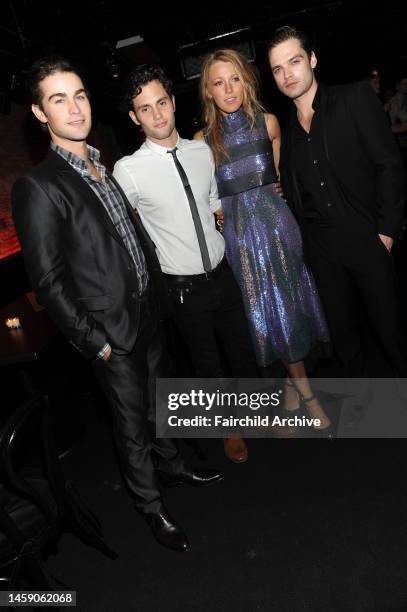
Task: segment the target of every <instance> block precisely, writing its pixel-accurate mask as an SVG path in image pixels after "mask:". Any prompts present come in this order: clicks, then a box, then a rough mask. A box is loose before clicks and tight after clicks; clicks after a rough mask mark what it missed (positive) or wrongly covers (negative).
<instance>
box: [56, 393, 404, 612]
mask: <svg viewBox="0 0 407 612" xmlns="http://www.w3.org/2000/svg"><path fill="white" fill-rule="evenodd" d="M58 410H59V411H60V417H61V419H62V420H64V419H67V421H68V423H66V421H64V422H65V423H66V424H67V425H69V421H70V420H72V421H73V422H78V421H80V423H82V424H83V427H80V428H79V430H80V432H81V435H80V438H81V439H80V440H79V441H77V443H76V444H75V445H74V447H73V448H72V450H71V451H70V452H69V453H68V454H67V455H66V456H65V457H64V459H63V463H64V467H65V470H66V474H67V476H69V477H71V478H73V479H74V480H75V482H76V484H77V486H78V488H79V490H80V492H81V494H82V496H83V498H84V499H85V500H86V501H87V502H88V503H89V505H90V506H91V507H92V509H93V510H94V511H95V512H96V513H97V514H98V516H99V518H100V520H101V522H102V524H103V527H104V535H105V538H106V541H107V542H108V543H109V544H110V546H112V547H113V548H114V549H115V550H116V551H117V552H118V554H119V558H118V559H117V560H116V561H111V560H109V559H107V558H105V557H103V556H102V555H101V554H100V553H99V552H97V551H96V550H93V549H91V548H89V547H87V546H86V545H84V544H83V543H82V542H80V541H79V540H78V539H77V538H76V537H74V536H72V535H70V534H67V535H64V536H63V537H62V540H61V543H60V551H59V554H58V555H57V556H52V557H50V558H49V559H48V562H47V567H48V568H49V569H50V570H51V571H52V572H53V573H54V575H56V576H57V577H59V578H60V579H61V580H63V581H64V582H66V583H68V584H69V585H70V586H71V587H72V589H75V590H76V591H77V599H78V609H79V610H81V611H86V612H87V611H93V610H94V611H98V612H102V611H109V612H113V611H118V612H119V611H120V612H126V611H137V612H139V611H140V612H144V611H145V612H150V611H161V610H168V611H174V612H175V611H177V612H180V611H182V612H183V611H184V610H185V611H188V612H189V611H194V610H196V611H201V610H202V611H203V610H208V609H211V610H216V611H226V612H229V611H240V610H242V611H243V610H244V611H252V610H262V611H263V610H264V611H274V610H275V611H279V612H283V611H287V612H288V611H290V612H297V611H310V612H311V611H312V612H313V611H317V610H327V611H328V610H329V611H338V612H339V611H340V612H342V611H346V610H349V611H352V612H362V611H369V612H373V611H377V612H384V611H390V610H392V611H396V610H397V611H402V610H407V584H406V579H405V576H406V569H405V568H406V567H407V546H406V542H407V465H406V461H405V456H406V442H405V441H404V440H343V439H342V440H333V441H329V440H276V439H264V440H263V439H257V440H254V439H252V440H249V441H248V444H249V450H250V459H249V461H248V462H247V463H246V464H242V465H235V464H232V463H231V462H229V461H228V460H227V459H225V457H224V455H223V449H222V442H221V441H220V440H206V441H204V442H203V443H202V444H203V446H204V448H205V450H206V451H207V454H208V460H207V462H206V464H207V465H211V466H216V467H219V468H220V469H222V470H223V471H224V474H225V478H224V481H223V482H221V483H219V484H217V485H213V486H212V487H208V488H206V489H203V490H199V489H198V490H197V489H192V488H188V487H180V488H177V489H169V490H166V491H165V494H164V495H165V500H166V503H167V505H168V508H169V509H170V511H171V513H172V514H173V515H174V516H175V517H176V518H177V520H178V521H179V522H180V524H181V525H182V526H183V527H184V529H185V531H186V532H187V534H188V536H189V538H190V540H191V544H192V551H191V552H190V553H188V554H179V553H175V552H171V551H168V550H166V549H163V548H162V547H160V546H159V545H158V544H157V543H156V542H155V541H154V540H153V538H152V536H151V535H150V533H149V530H148V528H147V526H146V525H145V524H144V522H143V520H142V518H141V517H140V516H139V515H138V514H137V513H136V512H135V510H134V509H133V505H132V502H131V500H130V498H129V496H128V495H127V493H126V491H125V489H124V487H123V483H122V480H121V477H120V474H119V471H118V467H117V463H116V460H115V456H114V451H113V447H112V442H111V438H110V430H109V427H108V426H107V424H106V421H105V419H104V418H103V417H102V415H100V414H99V413H98V412H97V411H96V410H95V407H94V404H93V401H92V398H91V397H90V396H86V395H83V396H82V397H81V398H80V399H78V397H77V396H76V397H72V398H69V397H65V400H64V401H63V402H60V403H59V408H58ZM75 429H76V430H78V428H77V426H76V428H75ZM184 450H185V452H186V453H187V455H188V456H190V457H191V460H192V462H193V463H196V464H197V463H199V462H198V461H196V460H195V459H194V458H193V457H192V456H191V449H190V448H185V449H184Z"/></svg>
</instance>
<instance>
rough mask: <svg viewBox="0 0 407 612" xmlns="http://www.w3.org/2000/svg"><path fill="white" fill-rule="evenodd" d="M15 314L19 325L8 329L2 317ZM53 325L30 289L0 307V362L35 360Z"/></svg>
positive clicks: (46, 344) (53, 330)
mask: <svg viewBox="0 0 407 612" xmlns="http://www.w3.org/2000/svg"><path fill="white" fill-rule="evenodd" d="M13 317H18V318H19V319H20V324H21V327H19V328H18V329H9V328H8V327H6V323H5V322H6V319H9V318H13ZM56 334H57V328H56V327H55V325H54V323H53V322H52V321H51V319H50V317H49V316H48V314H47V312H46V310H44V308H43V307H42V306H40V304H38V302H37V301H36V299H35V296H34V294H33V293H32V292H30V293H26V294H25V295H23V296H21V297H19V298H17V299H16V300H15V301H14V302H11V303H10V304H8V305H7V306H5V308H3V309H2V310H0V365H11V364H14V363H26V362H29V361H36V360H38V359H39V358H40V356H41V355H42V354H43V353H44V352H45V351H46V350H47V348H48V347H49V345H50V344H51V342H52V340H53V339H54V337H55V336H56Z"/></svg>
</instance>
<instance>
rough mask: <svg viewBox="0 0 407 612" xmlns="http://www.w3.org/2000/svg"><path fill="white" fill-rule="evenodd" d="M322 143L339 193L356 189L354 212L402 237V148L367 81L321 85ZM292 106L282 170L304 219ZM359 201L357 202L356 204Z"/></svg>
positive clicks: (285, 186)
mask: <svg viewBox="0 0 407 612" xmlns="http://www.w3.org/2000/svg"><path fill="white" fill-rule="evenodd" d="M317 95H318V97H319V104H320V113H321V123H322V134H323V146H324V150H325V154H326V157H327V159H328V161H329V163H330V165H331V169H332V173H333V175H334V177H335V179H336V182H337V187H338V191H339V193H341V194H342V196H343V198H344V199H345V200H346V201H348V202H349V199H347V198H346V195H347V194H348V193H352V195H353V197H352V202H353V205H354V208H355V210H356V209H357V212H358V213H359V214H360V217H361V219H362V218H364V219H365V220H366V223H369V224H371V225H372V227H373V228H374V231H376V232H377V233H380V234H385V235H386V236H392V237H394V238H397V237H398V236H399V235H400V232H401V229H402V218H403V211H404V199H405V191H404V170H403V163H402V159H401V155H400V151H399V149H398V147H397V144H396V141H395V139H394V137H393V134H392V133H391V130H390V127H389V124H388V121H387V118H386V115H385V113H384V111H383V108H382V106H381V103H380V101H379V99H378V97H377V96H376V94H375V93H374V92H373V90H372V88H371V86H370V85H369V84H368V83H367V82H363V81H362V82H360V83H353V84H348V85H338V86H333V87H327V86H324V85H319V87H318V94H317ZM295 113H296V109H295V108H294V109H293V112H292V115H291V120H290V122H289V125H288V127H287V128H286V129H285V130H284V132H283V137H282V144H281V158H280V173H281V182H282V186H283V190H284V193H285V197H286V198H287V201H288V203H289V204H290V206H291V208H292V209H293V211H294V213H295V214H296V216H297V219H298V220H299V222H300V224H301V222H302V217H301V213H302V202H301V196H300V191H299V188H298V183H297V179H296V176H295V172H294V169H293V167H292V164H291V147H292V140H291V136H292V128H291V126H292V122H293V121H294V119H295ZM355 202H356V204H355Z"/></svg>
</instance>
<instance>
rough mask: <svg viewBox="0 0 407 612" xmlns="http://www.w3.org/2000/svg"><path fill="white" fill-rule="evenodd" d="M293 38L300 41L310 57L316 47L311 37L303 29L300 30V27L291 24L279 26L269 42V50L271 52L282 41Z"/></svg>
mask: <svg viewBox="0 0 407 612" xmlns="http://www.w3.org/2000/svg"><path fill="white" fill-rule="evenodd" d="M291 38H296V39H297V40H298V41H299V43H300V45H301V47H302V48H303V49H304V51H306V53H307V55H308V57H310V56H311V53H312V51H313V50H314V48H313V45H312V43H311V41H310V39H309V37H308V36H307V34H306V33H305V32H303V31H302V30H299V29H298V28H293V27H291V26H282V27H281V28H277V30H276V31H275V32H274V34H273V36H272V37H271V40H270V42H269V45H268V52H269V53H270V51H271V50H272V49H274V47H276V46H277V45H279V44H280V43H282V42H285V41H286V40H290V39H291Z"/></svg>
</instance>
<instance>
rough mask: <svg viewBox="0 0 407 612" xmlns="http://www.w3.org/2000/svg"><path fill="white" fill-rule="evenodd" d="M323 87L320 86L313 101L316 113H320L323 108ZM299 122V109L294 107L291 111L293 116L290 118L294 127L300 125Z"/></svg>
mask: <svg viewBox="0 0 407 612" xmlns="http://www.w3.org/2000/svg"><path fill="white" fill-rule="evenodd" d="M320 92H321V86H320V85H318V88H317V90H316V92H315V96H314V99H313V100H312V108H313V109H314V111H318V110H319V109H320V107H321V93H320ZM299 123H300V122H299V121H298V116H297V109H296V107H295V105H294V106H293V108H292V109H291V116H290V124H291V125H293V126H296V125H299Z"/></svg>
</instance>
